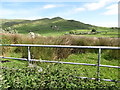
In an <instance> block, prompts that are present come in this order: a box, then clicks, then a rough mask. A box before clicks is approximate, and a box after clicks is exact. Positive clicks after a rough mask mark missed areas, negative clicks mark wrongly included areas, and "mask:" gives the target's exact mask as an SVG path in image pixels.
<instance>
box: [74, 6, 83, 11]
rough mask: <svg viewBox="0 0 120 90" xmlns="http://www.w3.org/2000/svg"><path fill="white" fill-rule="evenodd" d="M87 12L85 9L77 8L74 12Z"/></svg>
mask: <svg viewBox="0 0 120 90" xmlns="http://www.w3.org/2000/svg"><path fill="white" fill-rule="evenodd" d="M84 10H85V8H81V7H80V8H75V9H74V12H81V11H84Z"/></svg>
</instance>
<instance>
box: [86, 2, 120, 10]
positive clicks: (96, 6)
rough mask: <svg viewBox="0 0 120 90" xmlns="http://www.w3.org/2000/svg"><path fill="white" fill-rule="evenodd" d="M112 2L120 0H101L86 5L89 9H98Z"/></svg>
mask: <svg viewBox="0 0 120 90" xmlns="http://www.w3.org/2000/svg"><path fill="white" fill-rule="evenodd" d="M112 2H118V0H99V1H98V2H95V3H87V4H85V5H84V7H85V8H86V9H88V10H97V9H100V8H102V7H104V6H105V5H107V4H109V3H112Z"/></svg>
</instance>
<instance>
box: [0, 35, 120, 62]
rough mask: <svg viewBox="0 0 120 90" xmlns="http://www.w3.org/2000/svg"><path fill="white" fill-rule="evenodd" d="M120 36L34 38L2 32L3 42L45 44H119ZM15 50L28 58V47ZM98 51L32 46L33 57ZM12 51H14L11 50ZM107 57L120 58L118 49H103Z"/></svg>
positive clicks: (57, 56) (60, 57)
mask: <svg viewBox="0 0 120 90" xmlns="http://www.w3.org/2000/svg"><path fill="white" fill-rule="evenodd" d="M118 41H119V38H108V37H99V38H97V37H85V36H74V35H63V36H58V37H45V36H40V35H38V36H36V37H35V38H34V39H33V38H31V37H30V36H29V35H27V34H26V35H23V34H2V44H43V45H47V44H48V45H76V46H119V43H118ZM9 50H10V48H9V47H3V50H2V51H3V53H4V54H5V53H6V52H9ZM13 52H16V53H22V57H25V58H27V47H15V49H14V50H13ZM89 52H91V53H98V50H97V49H72V48H42V47H31V54H32V56H31V57H32V58H33V59H54V60H56V59H63V58H67V57H68V56H69V55H71V54H75V53H89ZM11 53H12V52H11ZM103 53H104V56H105V58H106V59H108V60H109V59H110V60H112V59H119V55H118V51H115V52H114V50H106V51H103Z"/></svg>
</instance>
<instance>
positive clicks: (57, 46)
mask: <svg viewBox="0 0 120 90" xmlns="http://www.w3.org/2000/svg"><path fill="white" fill-rule="evenodd" d="M0 46H11V47H28V58H27V59H24V58H12V57H2V56H1V57H0V58H8V59H17V60H28V62H29V64H30V61H40V62H49V63H62V64H74V65H90V66H97V80H98V81H100V80H101V79H100V67H111V68H120V67H119V66H111V65H101V64H100V61H101V50H102V49H115V50H118V49H120V47H109V46H68V45H35V44H0ZM30 47H50V48H87V49H98V63H97V65H96V64H88V63H73V62H61V61H47V60H35V59H31V55H30ZM104 81H105V79H104ZM108 81H112V80H108Z"/></svg>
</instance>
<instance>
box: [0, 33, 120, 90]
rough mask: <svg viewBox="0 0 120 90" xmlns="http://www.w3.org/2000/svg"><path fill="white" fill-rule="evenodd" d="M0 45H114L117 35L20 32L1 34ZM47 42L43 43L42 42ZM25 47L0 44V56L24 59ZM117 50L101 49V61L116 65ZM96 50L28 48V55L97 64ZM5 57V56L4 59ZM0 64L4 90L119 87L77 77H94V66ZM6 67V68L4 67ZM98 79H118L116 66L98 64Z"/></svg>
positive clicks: (111, 88)
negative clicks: (100, 65)
mask: <svg viewBox="0 0 120 90" xmlns="http://www.w3.org/2000/svg"><path fill="white" fill-rule="evenodd" d="M1 35H2V44H10V43H12V44H57V45H80V46H81V45H82V46H88V45H89V46H118V40H119V39H118V38H105V37H102V38H96V37H89V38H88V37H83V36H82V37H81V36H73V35H72V36H71V35H64V36H61V37H43V36H37V37H35V38H34V39H33V38H31V37H30V36H29V35H28V36H26V35H22V34H1ZM46 41H47V42H46ZM26 52H27V48H25V47H19V48H18V47H7V48H6V47H2V55H3V56H12V57H25V58H27V53H26ZM118 52H119V51H117V50H103V51H102V58H101V64H106V65H115V66H117V65H118V60H119V54H118ZM97 53H98V51H97V50H95V49H90V50H88V49H84V50H83V49H62V48H61V49H59V48H54V49H53V48H38V47H37V48H36V47H33V48H31V54H32V58H35V59H50V60H60V61H66V62H67V61H68V62H80V63H97ZM7 60H8V59H7ZM9 61H10V62H6V63H1V65H2V67H3V68H4V67H5V68H4V69H2V74H1V77H2V78H1V84H2V85H1V87H2V88H6V89H7V88H8V89H15V88H23V89H34V88H36V89H52V88H60V89H61V88H65V89H66V88H67V89H69V88H70V89H75V88H76V89H77V88H79V89H92V88H94V89H106V90H108V89H110V90H117V89H119V88H120V87H119V83H116V82H104V81H102V82H97V81H94V80H88V79H80V78H79V77H80V76H83V77H90V78H91V77H96V67H92V66H82V65H64V64H48V63H35V62H33V63H34V65H36V67H35V68H30V67H27V66H28V63H27V62H25V61H16V60H9ZM6 67H7V68H6ZM40 67H42V69H43V71H42V72H38V70H39V68H40ZM101 78H102V79H103V78H106V79H112V80H119V77H118V69H114V68H105V67H104V68H103V67H101Z"/></svg>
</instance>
